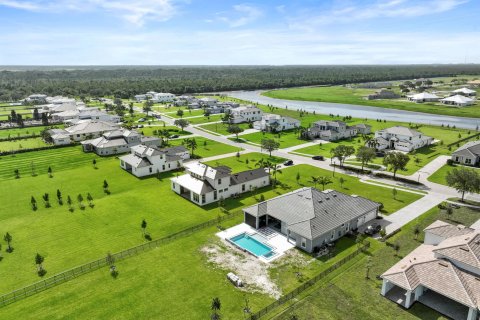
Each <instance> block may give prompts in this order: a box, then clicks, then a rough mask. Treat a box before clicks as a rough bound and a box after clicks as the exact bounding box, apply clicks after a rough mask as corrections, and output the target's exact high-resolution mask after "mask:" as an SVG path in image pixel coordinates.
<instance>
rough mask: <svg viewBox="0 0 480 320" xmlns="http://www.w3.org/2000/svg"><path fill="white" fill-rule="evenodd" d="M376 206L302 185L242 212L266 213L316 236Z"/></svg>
mask: <svg viewBox="0 0 480 320" xmlns="http://www.w3.org/2000/svg"><path fill="white" fill-rule="evenodd" d="M379 206H380V204H379V203H377V202H374V201H371V200H369V199H366V198H363V197H359V196H351V195H348V194H345V193H342V192H339V191H335V190H327V191H323V192H322V191H319V190H317V189H315V188H301V189H298V190H295V191H292V192H290V193H286V194H284V195H281V196H279V197H276V198H273V199H270V200H267V201H264V202H261V203H259V204H256V205H253V206H251V207H247V208H245V209H243V211H244V212H246V213H248V214H251V215H253V216H257V217H259V216H263V215H265V214H268V215H269V216H272V217H274V218H277V219H279V220H281V221H284V222H285V223H286V224H287V228H288V229H289V230H291V231H292V232H295V233H296V234H298V235H301V236H303V237H305V238H307V239H315V238H317V237H319V236H321V235H324V234H326V233H328V232H330V231H331V230H334V229H335V228H337V227H339V226H340V225H342V224H343V223H346V222H349V221H351V220H353V219H356V218H359V217H361V216H363V215H364V214H366V213H368V212H371V211H372V210H375V209H378V208H379Z"/></svg>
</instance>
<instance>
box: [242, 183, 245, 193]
mask: <svg viewBox="0 0 480 320" xmlns="http://www.w3.org/2000/svg"><path fill="white" fill-rule="evenodd" d="M242 192H245V185H244V184H242Z"/></svg>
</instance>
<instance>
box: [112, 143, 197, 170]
mask: <svg viewBox="0 0 480 320" xmlns="http://www.w3.org/2000/svg"><path fill="white" fill-rule="evenodd" d="M189 158H190V153H189V152H188V150H187V149H186V148H185V147H183V146H177V147H172V148H165V149H159V148H158V147H156V146H147V145H144V144H141V145H137V146H134V147H132V148H131V153H130V154H128V155H125V156H123V157H120V167H122V168H123V169H124V170H126V171H127V172H130V173H131V174H133V175H134V176H136V177H145V176H149V175H153V174H156V173H160V172H165V171H171V170H175V169H178V168H181V167H182V166H183V160H185V159H189Z"/></svg>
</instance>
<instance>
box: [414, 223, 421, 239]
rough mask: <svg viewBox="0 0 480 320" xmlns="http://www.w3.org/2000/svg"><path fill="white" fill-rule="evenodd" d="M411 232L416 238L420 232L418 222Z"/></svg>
mask: <svg viewBox="0 0 480 320" xmlns="http://www.w3.org/2000/svg"><path fill="white" fill-rule="evenodd" d="M413 234H414V235H415V240H417V239H418V235H419V234H420V226H419V225H418V224H417V225H415V227H413Z"/></svg>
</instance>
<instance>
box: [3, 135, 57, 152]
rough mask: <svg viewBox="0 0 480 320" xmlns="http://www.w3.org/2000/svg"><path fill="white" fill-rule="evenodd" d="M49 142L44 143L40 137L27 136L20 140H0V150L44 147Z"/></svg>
mask: <svg viewBox="0 0 480 320" xmlns="http://www.w3.org/2000/svg"><path fill="white" fill-rule="evenodd" d="M46 146H49V144H47V143H45V141H43V140H42V138H28V139H22V140H12V141H1V142H0V152H4V151H15V150H22V149H33V148H40V147H46Z"/></svg>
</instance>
